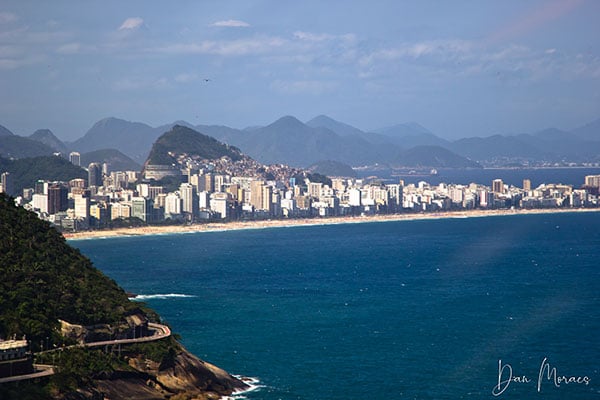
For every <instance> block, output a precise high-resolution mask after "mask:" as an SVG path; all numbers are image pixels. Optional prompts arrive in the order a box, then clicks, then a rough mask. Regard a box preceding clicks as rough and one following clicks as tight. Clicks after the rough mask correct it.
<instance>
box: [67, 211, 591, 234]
mask: <svg viewBox="0 0 600 400" xmlns="http://www.w3.org/2000/svg"><path fill="white" fill-rule="evenodd" d="M598 211H600V208H567V209H563V208H559V209H550V208H548V209H518V210H468V211H465V210H461V211H442V212H426V213H410V214H381V215H371V216H358V217H325V218H320V217H315V218H299V219H269V220H262V221H232V222H210V223H205V224H193V225H163V226H144V227H136V228H117V229H111V230H93V231H82V232H75V233H63V237H64V238H65V239H67V240H91V239H112V238H118V237H135V236H151V235H169V234H179V233H198V232H224V231H239V230H250V229H267V228H292V227H298V226H319V225H340V224H358V223H370V222H398V221H419V220H431V219H445V218H481V217H493V216H507V215H530V214H557V213H576V212H598Z"/></svg>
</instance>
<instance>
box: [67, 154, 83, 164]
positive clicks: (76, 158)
mask: <svg viewBox="0 0 600 400" xmlns="http://www.w3.org/2000/svg"><path fill="white" fill-rule="evenodd" d="M69 161H70V162H71V164H73V165H77V166H78V167H81V154H79V153H78V152H76V151H72V152H71V153H70V154H69Z"/></svg>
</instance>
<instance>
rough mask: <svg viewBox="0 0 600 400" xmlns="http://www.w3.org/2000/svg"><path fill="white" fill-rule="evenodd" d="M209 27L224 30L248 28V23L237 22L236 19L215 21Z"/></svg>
mask: <svg viewBox="0 0 600 400" xmlns="http://www.w3.org/2000/svg"><path fill="white" fill-rule="evenodd" d="M210 26H218V27H226V28H248V27H249V26H250V24H249V23H247V22H244V21H239V20H237V19H228V20H225V21H217V22H214V23H212V24H210Z"/></svg>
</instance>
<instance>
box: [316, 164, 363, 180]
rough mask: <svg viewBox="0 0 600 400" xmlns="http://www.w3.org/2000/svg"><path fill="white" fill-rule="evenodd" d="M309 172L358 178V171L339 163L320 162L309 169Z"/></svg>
mask: <svg viewBox="0 0 600 400" xmlns="http://www.w3.org/2000/svg"><path fill="white" fill-rule="evenodd" d="M308 170H309V171H311V172H314V173H319V174H321V175H326V176H344V177H349V178H356V171H354V170H353V169H352V167H351V166H349V165H348V164H344V163H342V162H339V161H333V160H326V161H319V162H316V163H314V164H313V165H311V166H310V167H308Z"/></svg>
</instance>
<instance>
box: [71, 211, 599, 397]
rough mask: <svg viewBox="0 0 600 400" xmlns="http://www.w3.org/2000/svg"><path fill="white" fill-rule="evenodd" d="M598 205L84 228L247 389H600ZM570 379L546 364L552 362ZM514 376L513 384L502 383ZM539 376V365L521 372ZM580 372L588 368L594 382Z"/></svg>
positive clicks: (130, 286) (193, 343)
mask: <svg viewBox="0 0 600 400" xmlns="http://www.w3.org/2000/svg"><path fill="white" fill-rule="evenodd" d="M599 226H600V213H572V214H556V215H528V216H504V217H485V218H469V219H442V220H429V221H403V222H385V223H365V224H351V225H334V226H316V227H295V228H278V229H277V228H276V229H264V230H252V231H232V232H210V233H195V234H179V235H165V236H150V237H132V238H115V239H101V240H87V241H72V242H71V243H72V244H73V245H75V246H77V247H79V248H80V249H81V250H82V252H83V253H84V254H86V255H88V256H89V257H90V258H91V259H92V260H93V261H94V263H95V265H96V266H97V267H98V268H100V269H101V270H103V271H104V272H105V273H107V274H108V275H109V276H111V277H112V278H113V279H115V280H116V281H117V282H118V283H119V284H120V285H121V286H123V287H124V288H125V289H126V290H128V291H131V292H134V293H138V294H141V295H170V294H176V295H185V296H159V297H153V296H149V297H147V298H146V301H147V303H148V304H149V305H150V306H152V307H153V308H155V309H156V310H157V311H158V312H159V313H160V314H161V315H162V317H163V318H164V319H165V321H167V322H168V323H169V324H170V325H171V326H172V328H173V330H174V331H175V332H177V333H179V334H181V335H182V337H183V343H184V344H185V346H186V347H187V348H188V349H189V350H191V351H192V352H194V353H195V354H197V355H198V356H200V357H201V358H203V359H205V360H207V361H210V362H212V363H214V364H217V365H219V366H221V367H223V368H225V369H227V370H228V371H229V372H231V373H235V374H242V375H247V376H252V377H257V378H258V379H260V382H261V384H262V385H263V386H264V387H263V388H261V389H260V390H258V391H255V392H252V393H248V394H245V395H244V396H246V397H247V398H249V399H268V400H270V399H307V400H309V399H366V398H368V399H403V398H406V399H486V398H487V399H492V398H502V399H524V398H529V399H565V398H568V399H592V398H600V361H599V360H600V346H599V342H598V337H600V336H599V334H598V332H600V308H599V306H600V270H599V268H598V267H599V257H598V256H599V255H600V230H599V229H598V227H599ZM545 358H547V362H548V363H549V364H550V367H551V368H556V369H557V375H558V376H561V375H566V376H567V377H570V376H573V377H576V378H577V377H579V378H582V380H583V378H585V377H588V378H589V379H590V382H589V384H588V385H586V384H585V383H570V384H564V383H563V384H561V385H560V387H556V386H555V385H554V384H553V383H552V382H551V380H548V379H545V378H544V379H542V381H541V386H540V391H539V392H538V388H537V384H538V374H539V370H540V367H541V365H542V362H543V360H544V359H545ZM500 360H501V363H502V364H501V365H502V366H504V369H503V370H502V371H503V374H502V379H501V380H506V379H507V378H508V371H509V367H508V366H507V365H509V366H510V368H512V371H513V378H517V377H519V378H521V380H529V382H525V383H520V382H515V381H513V382H511V383H509V384H508V385H507V384H502V385H501V386H500V387H499V388H497V389H504V392H503V393H502V394H501V395H499V396H497V397H496V396H493V395H492V390H493V389H494V387H495V386H497V385H498V380H499V379H498V376H499V361H500ZM523 375H525V376H526V377H525V378H526V379H524V378H522V377H523ZM580 381H581V380H580Z"/></svg>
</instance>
